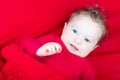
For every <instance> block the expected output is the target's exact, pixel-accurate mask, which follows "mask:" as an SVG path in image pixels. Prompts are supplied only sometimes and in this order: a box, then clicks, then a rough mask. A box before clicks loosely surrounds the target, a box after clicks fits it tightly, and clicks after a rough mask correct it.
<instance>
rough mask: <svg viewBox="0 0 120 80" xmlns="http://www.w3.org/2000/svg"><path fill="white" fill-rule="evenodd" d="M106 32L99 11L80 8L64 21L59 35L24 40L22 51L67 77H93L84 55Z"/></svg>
mask: <svg viewBox="0 0 120 80" xmlns="http://www.w3.org/2000/svg"><path fill="white" fill-rule="evenodd" d="M105 34H106V24H105V21H104V19H103V17H102V15H101V14H100V13H99V11H98V10H94V9H86V8H85V9H80V10H78V11H76V12H74V13H73V14H72V15H71V16H70V18H69V20H68V22H65V25H64V29H63V32H62V34H61V37H59V36H56V35H46V36H43V37H40V38H38V39H30V38H28V39H25V40H23V41H22V43H21V47H22V48H23V49H24V51H25V52H26V53H28V54H30V55H32V56H33V57H35V58H36V59H38V60H39V61H40V62H42V63H44V64H46V65H48V66H50V67H51V68H53V69H55V70H57V71H59V72H60V73H62V74H64V75H65V76H66V77H67V78H68V80H93V79H94V71H93V69H92V67H91V65H90V63H89V62H88V61H87V60H86V59H85V58H84V57H86V56H87V55H88V54H89V53H90V52H91V51H93V50H94V49H95V48H96V47H98V46H99V42H100V41H101V39H102V38H103V37H104V36H105Z"/></svg>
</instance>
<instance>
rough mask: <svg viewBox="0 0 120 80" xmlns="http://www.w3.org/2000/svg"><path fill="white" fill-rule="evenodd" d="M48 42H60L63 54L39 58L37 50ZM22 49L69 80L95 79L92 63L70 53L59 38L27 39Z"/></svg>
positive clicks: (52, 36)
mask: <svg viewBox="0 0 120 80" xmlns="http://www.w3.org/2000/svg"><path fill="white" fill-rule="evenodd" d="M47 42H58V43H59V44H60V45H61V46H62V51H61V53H58V54H55V55H51V56H46V57H39V56H37V55H36V50H37V49H38V48H39V47H40V46H42V45H43V44H45V43H47ZM21 47H22V48H23V49H24V51H25V52H26V53H28V54H30V55H32V56H33V57H35V58H36V59H38V60H39V61H40V62H42V63H44V64H46V65H48V66H50V67H51V68H54V69H55V70H57V71H59V72H60V73H62V74H64V75H65V76H66V77H67V78H68V80H93V78H94V71H93V69H92V67H91V65H90V63H89V62H88V61H87V60H86V59H85V58H81V57H79V56H76V55H74V54H72V53H70V52H69V51H68V50H67V48H66V47H65V45H64V43H63V42H62V41H61V39H60V38H59V37H58V36H55V35H47V36H43V37H40V38H38V39H30V38H27V39H25V40H23V41H22V43H21Z"/></svg>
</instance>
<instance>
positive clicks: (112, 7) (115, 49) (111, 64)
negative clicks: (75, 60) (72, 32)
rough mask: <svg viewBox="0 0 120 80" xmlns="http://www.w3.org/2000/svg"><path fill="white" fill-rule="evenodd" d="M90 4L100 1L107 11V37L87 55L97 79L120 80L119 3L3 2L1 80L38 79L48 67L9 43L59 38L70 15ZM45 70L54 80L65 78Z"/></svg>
mask: <svg viewBox="0 0 120 80" xmlns="http://www.w3.org/2000/svg"><path fill="white" fill-rule="evenodd" d="M87 2H93V3H94V2H98V4H99V6H100V7H101V8H102V9H103V10H106V12H107V14H106V16H107V19H106V21H107V27H108V34H107V38H106V39H105V41H104V42H103V43H102V44H101V45H100V47H98V48H97V49H96V50H95V51H93V52H92V53H91V54H90V55H89V56H88V59H89V60H90V62H91V63H92V65H93V68H94V70H95V80H120V0H0V50H1V49H2V52H0V54H2V56H1V55H0V78H1V79H0V80H2V79H4V80H6V79H8V80H10V79H11V80H18V79H21V78H22V79H26V80H29V79H27V78H31V79H32V78H33V77H34V78H38V79H39V78H40V77H38V76H40V75H41V76H42V74H41V73H40V72H41V71H42V70H43V69H40V68H41V67H43V66H44V67H47V66H46V65H43V64H42V63H40V62H38V61H37V60H35V59H33V58H32V57H30V56H28V55H26V54H24V52H22V51H21V50H20V48H19V46H17V45H10V44H13V43H19V42H20V41H21V40H22V39H23V38H25V37H32V38H37V37H39V36H41V35H46V34H48V33H55V34H58V35H59V34H60V33H61V30H62V28H63V25H64V22H65V21H66V20H67V19H68V17H69V16H70V14H71V13H72V12H74V11H75V10H77V9H79V8H81V7H83V6H84V5H85V3H87ZM24 59H25V60H24ZM45 71H46V72H47V73H45ZM45 71H44V70H43V71H42V73H43V74H45V75H47V77H48V78H49V79H51V80H54V79H56V78H58V79H59V78H60V79H61V78H62V77H61V76H60V75H61V74H60V73H59V72H56V71H54V70H51V68H49V67H47V68H46V69H45ZM18 72H19V73H18ZM37 73H38V74H39V75H38V74H37ZM51 73H52V74H51ZM26 74H28V76H26ZM57 74H60V75H57ZM18 76H21V77H19V78H18ZM53 76H54V77H53ZM47 77H45V78H47ZM12 78H14V79H12ZM16 78H17V79H16ZM58 79H56V80H58Z"/></svg>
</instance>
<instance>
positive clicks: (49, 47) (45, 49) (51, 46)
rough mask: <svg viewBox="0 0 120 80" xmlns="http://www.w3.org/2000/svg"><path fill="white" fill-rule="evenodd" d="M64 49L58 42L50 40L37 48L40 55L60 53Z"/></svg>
mask: <svg viewBox="0 0 120 80" xmlns="http://www.w3.org/2000/svg"><path fill="white" fill-rule="evenodd" d="M61 51H62V47H61V45H60V44H59V43H57V42H48V43H45V44H44V45H43V46H41V47H40V48H38V49H37V51H36V54H37V55H38V56H49V55H53V54H56V53H60V52H61Z"/></svg>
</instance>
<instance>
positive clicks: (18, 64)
mask: <svg viewBox="0 0 120 80" xmlns="http://www.w3.org/2000/svg"><path fill="white" fill-rule="evenodd" d="M2 56H3V57H4V58H5V59H6V64H5V65H4V68H3V69H2V70H1V73H0V80H65V77H64V76H63V75H62V74H60V73H59V72H57V71H55V70H54V69H52V68H50V67H48V66H46V65H44V64H42V63H40V62H38V61H37V60H35V59H34V58H32V57H30V56H29V55H27V54H25V53H24V52H23V51H22V49H21V48H20V47H19V46H17V45H15V44H12V45H9V46H6V47H5V48H4V49H3V50H2Z"/></svg>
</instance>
